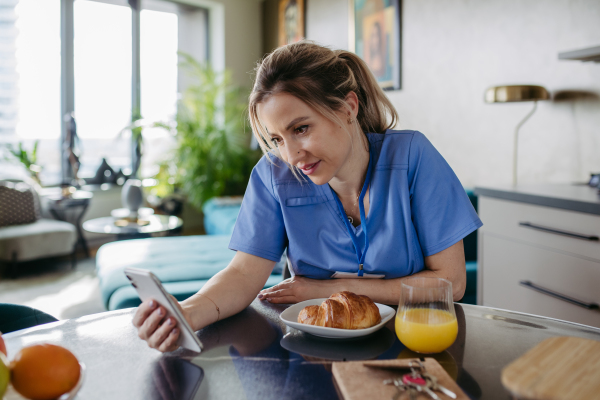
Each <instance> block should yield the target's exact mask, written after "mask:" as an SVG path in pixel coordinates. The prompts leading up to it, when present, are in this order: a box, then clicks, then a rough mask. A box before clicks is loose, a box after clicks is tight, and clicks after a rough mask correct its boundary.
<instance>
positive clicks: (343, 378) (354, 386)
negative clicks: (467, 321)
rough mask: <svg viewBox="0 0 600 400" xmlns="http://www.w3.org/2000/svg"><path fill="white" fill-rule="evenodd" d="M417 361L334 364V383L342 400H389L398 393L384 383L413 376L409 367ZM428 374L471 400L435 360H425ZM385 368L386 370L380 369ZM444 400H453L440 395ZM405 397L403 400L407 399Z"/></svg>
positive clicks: (460, 397) (462, 398)
mask: <svg viewBox="0 0 600 400" xmlns="http://www.w3.org/2000/svg"><path fill="white" fill-rule="evenodd" d="M416 360H417V359H410V358H405V359H400V360H373V361H352V362H348V361H347V362H334V363H333V367H332V372H333V382H334V384H335V386H336V389H337V391H338V393H339V394H340V398H343V399H344V400H364V399H370V400H371V399H372V400H389V399H391V398H392V396H394V394H396V393H397V389H396V388H395V387H394V386H392V385H384V384H383V381H384V380H385V379H390V378H397V377H399V376H402V375H404V374H407V373H409V372H410V369H408V368H407V367H408V364H409V362H410V361H416ZM423 364H424V365H425V368H427V372H429V373H430V374H431V375H434V376H435V377H436V378H438V382H439V383H440V384H441V385H443V386H445V387H446V388H448V389H450V390H451V391H453V392H454V393H455V394H456V395H457V400H469V397H467V395H466V394H465V393H464V392H463V391H462V390H461V389H460V387H459V386H458V385H457V384H456V382H455V381H454V380H453V379H452V378H451V377H450V375H448V373H447V372H446V371H445V370H444V368H442V366H441V365H440V364H439V363H438V362H437V361H436V360H435V359H434V358H425V361H424V362H423ZM380 367H383V368H380ZM436 394H437V395H438V396H439V398H440V399H442V400H447V399H450V397H448V396H445V395H444V394H442V393H441V392H436ZM408 398H409V397H408V395H407V394H404V395H403V397H401V399H408ZM417 398H418V399H419V400H422V399H428V398H429V397H428V396H427V395H426V394H420V395H419V396H418V397H417Z"/></svg>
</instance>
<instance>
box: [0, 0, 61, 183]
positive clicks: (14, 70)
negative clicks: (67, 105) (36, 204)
mask: <svg viewBox="0 0 600 400" xmlns="http://www.w3.org/2000/svg"><path fill="white" fill-rule="evenodd" d="M60 46H61V42H60V0H19V1H17V0H0V142H1V143H11V144H15V143H16V142H19V141H21V142H24V145H25V148H26V149H31V148H33V144H34V142H35V141H36V140H39V141H40V143H39V147H38V163H39V164H40V165H44V166H45V168H44V170H43V171H42V175H41V178H42V179H43V180H45V181H52V182H56V181H58V180H59V179H60V173H61V172H60V137H61V134H60V132H61V119H60V101H61V99H60V73H61V72H60V68H61V60H60V51H61V49H60ZM2 168H3V169H5V170H6V173H9V174H10V173H14V174H15V175H17V176H18V172H19V171H18V169H20V166H16V165H13V164H8V165H2Z"/></svg>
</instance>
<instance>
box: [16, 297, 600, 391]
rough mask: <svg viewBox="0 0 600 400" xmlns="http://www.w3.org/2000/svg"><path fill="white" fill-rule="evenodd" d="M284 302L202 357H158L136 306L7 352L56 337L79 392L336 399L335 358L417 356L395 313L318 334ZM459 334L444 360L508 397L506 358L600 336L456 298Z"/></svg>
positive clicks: (223, 325) (65, 325) (33, 334)
mask: <svg viewBox="0 0 600 400" xmlns="http://www.w3.org/2000/svg"><path fill="white" fill-rule="evenodd" d="M285 308H286V306H285V305H271V304H269V303H261V302H259V301H255V302H254V303H252V305H251V306H250V307H248V308H247V309H246V310H244V311H243V312H241V313H239V314H237V315H235V316H233V317H231V318H227V319H225V320H223V321H219V322H218V323H216V324H213V325H211V326H209V327H207V328H205V329H203V330H201V331H199V332H198V336H199V338H200V339H201V340H202V342H203V344H204V349H205V350H204V351H203V352H202V353H200V354H198V353H194V352H191V351H188V350H183V349H180V350H177V351H176V352H173V353H170V354H164V355H163V354H161V353H159V352H158V351H156V350H153V349H150V348H149V347H148V346H147V345H146V343H145V342H143V341H141V340H140V339H139V338H138V337H137V334H136V331H135V329H134V327H133V326H132V324H131V318H132V315H133V312H134V310H133V309H127V310H121V311H113V312H106V313H100V314H94V315H89V316H85V317H81V318H76V319H72V320H66V321H59V322H55V323H51V324H46V325H40V326H37V327H34V328H30V329H26V330H22V331H17V332H13V333H9V334H7V335H5V336H4V339H5V340H6V344H7V347H8V353H9V357H12V356H14V354H15V353H16V352H17V351H18V349H20V348H21V347H23V346H27V345H31V344H35V343H42V342H48V343H54V344H58V345H61V346H64V347H67V348H69V349H70V350H71V351H72V352H73V353H75V355H76V356H77V357H78V358H79V360H80V361H81V362H83V363H84V364H85V365H86V373H85V376H84V381H83V385H82V387H81V389H80V392H79V393H78V395H77V397H76V398H77V399H86V400H88V399H89V400H93V399H114V400H119V399H124V400H125V399H127V400H134V399H161V400H166V399H183V400H187V399H190V400H191V399H194V398H196V399H261V400H269V399H278V400H279V399H331V398H336V397H337V394H336V392H335V389H334V386H333V382H332V375H331V363H332V361H336V360H337V361H346V360H348V361H350V360H367V359H395V358H403V357H414V356H415V353H412V352H410V351H409V350H407V349H406V348H405V347H404V346H403V345H402V344H401V343H400V341H399V340H398V339H397V338H396V335H395V333H394V330H393V329H394V320H393V319H392V320H391V321H390V322H389V323H388V324H387V326H386V327H385V328H383V329H382V330H380V331H378V332H376V333H375V334H373V335H371V336H368V337H366V338H364V339H360V340H353V341H339V340H333V339H318V338H315V337H311V336H308V335H306V334H303V333H302V332H300V331H297V330H295V329H291V328H287V327H286V326H285V325H284V324H283V323H282V322H281V320H280V319H279V314H280V313H281V311H282V310H284V309H285ZM455 309H456V314H457V319H458V323H459V335H458V338H457V340H456V342H455V343H454V344H453V345H452V346H451V347H450V348H449V349H448V350H446V351H445V352H443V353H440V354H436V355H434V357H435V358H436V359H438V361H439V362H440V364H441V365H442V366H443V367H444V368H445V369H446V371H448V373H449V374H450V375H451V376H452V377H454V378H455V379H456V381H457V382H458V384H459V385H460V386H461V387H462V389H463V390H464V391H465V392H466V393H468V395H469V396H470V397H471V398H472V399H502V400H505V399H507V398H508V393H507V392H506V391H505V390H504V388H503V387H502V384H501V382H500V373H501V371H502V368H504V367H505V366H506V365H507V364H509V363H510V362H512V361H513V360H515V359H516V358H518V357H519V356H521V355H522V354H524V353H525V352H526V351H527V350H529V349H531V348H532V347H533V346H535V345H536V344H538V343H539V342H541V341H542V340H544V339H546V338H549V337H553V336H576V337H582V338H588V339H594V340H600V329H596V328H592V327H587V326H584V325H577V324H572V323H568V322H563V321H558V320H553V319H548V318H544V317H537V316H533V315H527V314H520V313H516V312H511V311H504V310H498V309H493V308H489V307H482V306H471V305H463V304H456V305H455Z"/></svg>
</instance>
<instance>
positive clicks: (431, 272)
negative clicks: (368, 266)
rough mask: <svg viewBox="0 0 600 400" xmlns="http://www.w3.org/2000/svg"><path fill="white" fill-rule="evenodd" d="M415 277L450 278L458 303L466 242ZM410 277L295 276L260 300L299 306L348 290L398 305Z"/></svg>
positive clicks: (427, 260) (435, 256) (429, 263)
mask: <svg viewBox="0 0 600 400" xmlns="http://www.w3.org/2000/svg"><path fill="white" fill-rule="evenodd" d="M412 276H431V277H437V278H444V279H447V280H449V281H450V282H452V291H453V296H454V300H455V301H457V300H460V299H462V297H463V295H464V293H465V287H466V282H467V274H466V269H465V252H464V249H463V242H462V240H461V241H460V242H457V243H456V244H454V245H452V246H450V247H448V248H447V249H445V250H442V251H440V252H439V253H436V254H433V255H431V256H428V257H425V269H424V270H423V271H421V272H418V273H416V274H414V275H411V277H412ZM406 278H407V277H404V278H395V279H328V280H315V279H308V278H303V277H293V278H290V279H288V280H286V281H284V282H282V283H280V284H278V285H275V286H273V287H272V288H269V289H265V290H263V291H261V292H260V294H259V296H258V297H259V298H260V299H262V300H269V301H270V302H272V303H297V302H300V301H304V300H308V299H314V298H325V297H329V296H331V295H332V294H333V293H337V292H341V291H343V290H348V291H350V292H353V293H356V294H363V295H366V296H369V297H370V298H371V299H372V300H373V301H374V302H377V303H383V304H392V305H396V304H398V301H399V300H400V290H401V289H400V282H401V281H402V280H403V279H406Z"/></svg>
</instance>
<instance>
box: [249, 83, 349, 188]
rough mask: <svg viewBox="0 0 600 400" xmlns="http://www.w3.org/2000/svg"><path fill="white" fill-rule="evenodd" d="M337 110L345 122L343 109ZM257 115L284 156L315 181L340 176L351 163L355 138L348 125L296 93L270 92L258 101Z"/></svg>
mask: <svg viewBox="0 0 600 400" xmlns="http://www.w3.org/2000/svg"><path fill="white" fill-rule="evenodd" d="M351 107H352V106H351ZM337 114H338V116H339V117H340V120H341V121H344V123H345V122H346V120H347V119H348V115H347V114H344V113H343V112H337ZM258 115H259V117H260V120H261V121H262V122H263V123H264V124H265V126H266V128H267V132H268V134H269V136H270V138H271V140H272V142H273V143H274V144H275V145H276V146H277V147H278V149H279V151H280V154H281V158H283V160H285V161H286V162H288V163H289V164H291V165H293V166H296V167H298V168H300V170H301V171H302V172H303V173H304V174H305V175H307V176H308V177H309V178H310V180H312V181H313V182H314V183H315V184H317V185H323V184H325V183H327V182H329V181H330V180H331V179H332V178H334V177H339V174H340V173H341V172H343V171H344V169H346V168H347V167H348V164H349V160H350V156H351V153H352V142H351V136H350V135H348V131H347V130H346V129H347V128H346V127H342V126H339V125H337V124H336V123H334V122H332V121H330V120H329V119H327V118H325V117H324V116H322V115H321V114H319V113H318V112H317V111H315V110H313V109H312V108H311V107H309V106H308V105H307V104H306V103H304V102H303V101H302V100H300V99H298V98H297V97H294V96H292V95H290V94H287V93H280V94H276V95H274V96H271V97H269V98H268V99H267V100H266V101H265V102H263V103H260V104H259V105H258ZM352 117H353V118H354V115H353V116H352ZM347 126H348V127H349V126H350V125H347Z"/></svg>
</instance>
